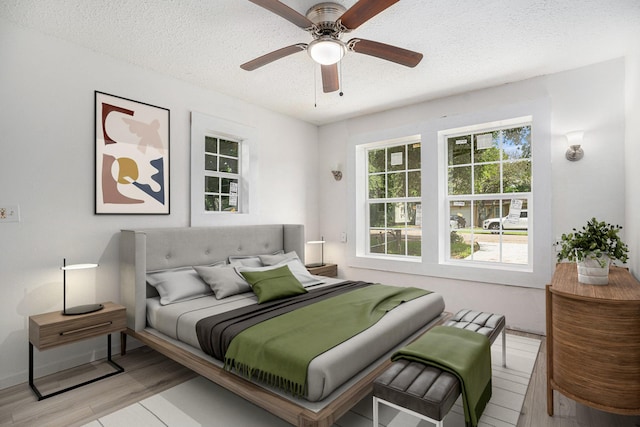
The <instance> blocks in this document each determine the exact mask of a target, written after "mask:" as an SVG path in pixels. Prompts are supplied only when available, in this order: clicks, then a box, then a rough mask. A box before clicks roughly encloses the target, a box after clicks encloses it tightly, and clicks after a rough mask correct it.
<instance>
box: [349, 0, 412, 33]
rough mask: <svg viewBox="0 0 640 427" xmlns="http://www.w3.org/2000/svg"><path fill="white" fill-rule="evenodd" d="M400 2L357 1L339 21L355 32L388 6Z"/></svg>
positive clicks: (389, 0)
mask: <svg viewBox="0 0 640 427" xmlns="http://www.w3.org/2000/svg"><path fill="white" fill-rule="evenodd" d="M399 1H400V0H359V1H358V2H357V3H356V4H354V5H353V6H351V7H350V8H349V10H347V11H346V12H345V13H343V14H342V16H341V17H340V19H339V21H340V22H341V23H342V25H344V26H345V27H347V29H349V30H355V29H356V28H358V27H359V26H360V25H362V24H364V23H365V22H367V21H368V20H369V19H371V18H373V17H374V16H376V15H377V14H379V13H380V12H382V11H383V10H385V9H386V8H388V7H389V6H391V5H393V4H395V3H398V2H399Z"/></svg>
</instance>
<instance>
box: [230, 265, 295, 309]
mask: <svg viewBox="0 0 640 427" xmlns="http://www.w3.org/2000/svg"><path fill="white" fill-rule="evenodd" d="M240 274H242V276H243V277H244V278H245V279H246V280H247V282H249V284H250V285H251V288H252V289H253V292H254V293H255V294H256V295H257V296H258V304H262V303H263V302H267V301H272V300H276V299H280V298H286V297H292V296H294V295H300V294H304V293H306V292H307V290H306V289H305V288H304V287H303V286H302V285H301V284H300V282H299V281H298V279H296V278H295V276H294V275H293V273H291V270H289V267H287V266H286V265H283V266H282V267H279V268H274V269H272V270H266V271H240Z"/></svg>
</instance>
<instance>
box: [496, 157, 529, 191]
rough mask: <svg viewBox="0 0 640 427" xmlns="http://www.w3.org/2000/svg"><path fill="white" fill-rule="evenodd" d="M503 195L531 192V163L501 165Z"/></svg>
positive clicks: (506, 163)
mask: <svg viewBox="0 0 640 427" xmlns="http://www.w3.org/2000/svg"><path fill="white" fill-rule="evenodd" d="M502 170H503V172H502V174H503V176H504V188H503V192H505V193H525V192H529V191H531V162H530V161H528V160H526V161H521V162H505V163H504V164H503V165H502Z"/></svg>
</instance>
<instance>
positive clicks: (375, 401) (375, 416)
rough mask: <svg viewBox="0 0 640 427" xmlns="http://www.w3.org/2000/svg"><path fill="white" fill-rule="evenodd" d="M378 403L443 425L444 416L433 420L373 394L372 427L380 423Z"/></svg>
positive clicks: (378, 426) (437, 426)
mask: <svg viewBox="0 0 640 427" xmlns="http://www.w3.org/2000/svg"><path fill="white" fill-rule="evenodd" d="M379 403H383V404H385V405H387V406H390V407H391V408H393V409H397V410H398V411H401V412H405V413H407V414H410V415H413V416H414V417H417V418H421V419H423V420H425V421H428V422H430V423H432V424H435V425H436V427H444V418H443V419H441V420H434V419H433V418H429V417H427V416H426V415H422V414H420V413H418V412H415V411H412V410H411V409H407V408H403V407H402V406H399V405H396V404H395V403H391V402H387V401H386V400H384V399H379V398H377V397H375V396H373V427H380V425H379V424H378V404H379Z"/></svg>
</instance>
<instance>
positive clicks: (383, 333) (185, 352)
mask: <svg viewBox="0 0 640 427" xmlns="http://www.w3.org/2000/svg"><path fill="white" fill-rule="evenodd" d="M304 241H305V240H304V227H303V226H302V225H297V224H267V225H248V226H220V227H201V228H191V227H189V228H162V229H142V230H122V232H121V235H120V263H121V265H120V274H121V281H120V282H121V300H122V303H123V305H125V306H126V308H127V331H126V334H127V335H130V336H132V337H134V338H136V339H137V340H139V341H141V342H142V343H144V344H146V345H148V346H149V347H151V348H153V349H155V350H157V351H159V352H160V353H163V354H164V355H166V356H168V357H170V358H171V359H173V360H175V361H177V362H179V363H181V364H182V365H184V366H186V367H188V368H190V369H192V370H194V371H195V372H197V373H198V374H200V375H203V376H205V377H206V378H208V379H210V380H211V381H213V382H215V383H217V384H219V385H221V386H222V387H224V388H226V389H228V390H230V391H231V392H234V393H236V394H238V395H239V396H241V397H243V398H245V399H247V400H249V401H251V402H252V403H254V404H256V405H258V406H260V407H262V408H264V409H265V410H267V411H269V412H271V413H273V414H274V415H276V416H278V417H280V418H282V419H283V420H285V421H287V422H289V423H290V424H293V425H298V426H327V427H328V426H330V425H331V424H332V423H333V422H334V421H335V420H336V419H337V418H339V417H340V416H341V415H343V414H344V413H346V412H347V411H348V410H349V409H350V408H351V407H352V406H353V405H355V404H356V403H357V402H358V401H359V400H361V399H362V398H363V397H365V396H366V395H367V394H368V393H370V391H371V387H372V386H371V384H372V382H373V380H374V379H375V378H376V377H377V376H378V375H379V374H380V373H381V372H382V371H383V370H384V369H385V368H386V367H387V366H388V364H389V361H388V360H389V357H388V356H389V354H390V353H391V352H392V351H393V350H394V349H395V348H397V347H399V346H400V345H404V344H406V343H407V342H408V341H410V340H411V339H413V338H415V337H416V336H418V335H419V334H421V333H423V332H424V331H425V330H427V329H429V328H431V327H432V326H435V325H436V324H439V323H442V321H443V320H444V319H445V317H446V314H445V313H444V302H443V300H442V297H441V296H440V295H438V294H436V293H429V294H428V295H420V296H417V297H415V298H414V299H411V300H410V301H407V302H403V303H402V304H400V305H399V306H398V307H397V308H396V309H393V310H390V311H389V312H388V313H387V314H386V315H384V317H382V318H381V319H380V320H379V321H377V322H376V323H375V325H373V326H371V327H367V328H366V329H365V330H364V331H362V332H361V333H358V334H357V335H355V336H354V337H352V338H350V339H348V340H346V341H345V342H343V343H341V344H339V345H336V346H335V347H333V348H331V349H330V350H328V351H326V352H323V353H322V354H320V355H318V356H317V357H315V358H313V359H312V360H311V362H310V363H309V365H308V374H307V378H306V381H307V384H306V388H305V391H304V396H302V397H299V396H292V395H290V393H287V392H285V391H282V390H279V389H277V388H273V387H270V386H268V385H265V384H263V383H260V382H259V381H255V380H249V379H247V378H245V377H242V376H240V375H237V374H236V373H234V372H230V371H229V370H225V369H224V361H222V360H218V359H216V358H215V357H213V356H212V355H209V354H207V353H205V351H203V348H204V347H203V345H202V343H201V342H200V341H199V337H198V333H197V332H196V330H195V329H196V325H198V323H199V322H202V321H203V318H209V316H211V315H213V314H216V315H217V314H219V313H222V314H224V312H225V311H228V310H231V309H242V308H243V307H245V308H247V309H250V308H251V307H253V306H256V302H257V299H256V295H255V294H254V293H253V292H241V291H238V293H235V294H232V295H229V296H227V295H222V294H219V293H218V291H219V290H220V289H217V288H215V286H213V285H212V286H213V289H214V290H215V292H216V293H215V294H213V295H207V294H206V293H205V294H203V295H202V296H200V297H198V298H195V297H190V298H185V299H184V300H182V299H181V298H180V296H179V295H178V297H177V298H175V295H170V296H171V297H174V300H172V301H169V300H166V299H165V297H167V293H166V292H165V291H163V288H162V286H158V284H157V283H154V282H153V281H154V280H156V279H154V277H159V275H160V276H161V275H163V274H165V273H166V272H171V274H173V273H174V272H175V271H180V273H179V274H181V275H182V276H180V277H184V274H186V273H185V271H189V272H190V273H189V274H192V275H193V270H194V269H193V268H192V266H206V268H215V267H218V266H221V267H223V268H227V264H228V262H229V260H230V259H232V260H233V262H234V263H237V262H241V263H245V264H242V265H243V266H244V267H243V271H245V270H246V271H250V272H251V271H254V270H255V271H258V270H262V269H261V268H260V267H256V268H251V267H252V266H253V265H252V264H251V263H252V262H254V261H255V260H256V257H257V256H258V255H260V256H261V258H259V259H260V260H261V261H264V262H265V263H267V264H269V261H274V260H275V261H277V260H282V259H283V258H282V257H283V256H284V255H286V254H297V256H298V257H299V259H302V260H304ZM245 258H246V260H245ZM285 259H286V257H285ZM275 261H274V262H273V264H274V265H275V266H278V265H281V263H282V262H285V263H287V264H288V265H289V267H291V271H293V272H294V273H295V274H297V273H296V271H295V268H294V267H295V266H296V265H299V264H300V263H299V261H298V262H297V263H295V262H294V261H292V262H289V261H288V260H286V261H280V262H275ZM234 265H237V264H234ZM256 265H257V264H256ZM262 265H264V264H262ZM271 268H272V267H269V269H271ZM206 271H213V270H210V269H209V270H206ZM215 271H219V270H215ZM299 273H300V275H303V276H296V277H298V278H300V282H301V283H304V286H305V289H306V292H308V295H311V294H312V293H315V292H316V291H319V292H318V293H322V292H325V293H329V292H333V290H331V289H332V288H334V287H335V288H336V289H338V288H340V287H342V286H368V284H360V283H355V282H354V283H347V282H345V281H343V280H340V279H329V278H320V277H317V276H316V277H312V278H309V277H308V276H304V273H303V272H299ZM198 274H200V279H202V278H206V276H204V275H202V270H201V269H198ZM216 274H218V273H216ZM243 274H244V273H243ZM307 275H308V273H307ZM162 277H166V276H162ZM247 277H248V276H247ZM302 277H304V279H305V280H307V279H309V280H307V281H306V282H305V281H304V280H302ZM149 282H151V283H153V284H154V286H151V285H150V284H149ZM341 282H344V283H341ZM374 286H375V285H374ZM323 289H324V291H323ZM216 295H218V296H221V295H222V296H224V298H216ZM301 297H305V298H306V295H302V296H301ZM293 298H297V296H296V297H292V299H293ZM287 299H288V298H287ZM167 301H168V302H167ZM279 301H280V300H276V301H273V303H276V304H278V302H279ZM162 302H163V303H162ZM270 303H271V302H270ZM124 348H126V342H123V349H124ZM205 350H206V349H205ZM123 351H124V350H123Z"/></svg>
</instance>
